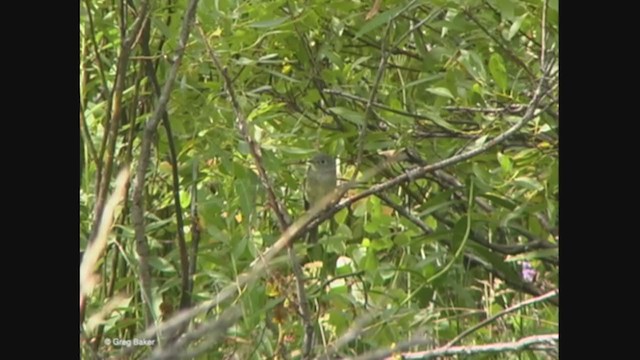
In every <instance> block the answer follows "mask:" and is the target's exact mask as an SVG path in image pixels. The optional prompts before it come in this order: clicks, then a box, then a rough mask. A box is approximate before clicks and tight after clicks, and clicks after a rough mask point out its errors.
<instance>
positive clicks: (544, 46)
mask: <svg viewBox="0 0 640 360" xmlns="http://www.w3.org/2000/svg"><path fill="white" fill-rule="evenodd" d="M548 5H549V0H544V2H543V3H542V21H541V22H542V24H541V26H540V27H541V28H542V29H541V31H540V32H541V34H540V38H541V39H540V41H541V42H542V46H540V69H544V66H545V57H546V52H547V6H548Z"/></svg>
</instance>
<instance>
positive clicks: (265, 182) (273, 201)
mask: <svg viewBox="0 0 640 360" xmlns="http://www.w3.org/2000/svg"><path fill="white" fill-rule="evenodd" d="M198 29H199V30H200V36H202V41H203V42H204V45H205V47H206V49H207V51H208V53H209V56H210V57H211V60H212V61H213V63H214V64H215V66H216V68H217V69H218V71H219V72H220V74H221V75H222V77H223V79H224V82H225V88H226V90H227V93H228V94H229V99H231V104H232V106H233V110H234V112H235V115H236V119H237V125H238V128H239V130H240V134H241V135H242V137H243V138H244V141H245V142H246V143H247V144H248V145H249V149H250V152H251V156H252V157H253V160H254V163H255V165H256V168H257V169H258V174H259V176H260V180H261V182H262V186H263V187H264V188H265V190H266V192H267V198H268V200H269V204H270V205H271V208H272V210H273V212H274V213H275V215H276V217H277V219H278V225H279V227H280V231H281V232H282V233H284V232H286V230H287V228H288V227H289V223H290V219H289V216H288V212H287V210H286V208H285V207H284V205H282V204H281V203H280V202H279V201H278V199H277V198H276V195H275V192H274V190H273V187H272V186H271V181H270V180H269V177H268V176H267V172H266V170H265V167H264V165H263V164H262V154H261V150H260V146H259V145H258V143H257V142H256V140H255V139H254V138H253V137H252V136H251V134H250V133H249V124H248V123H247V120H246V118H245V116H244V113H243V112H242V109H240V105H239V104H238V100H237V98H236V95H235V91H234V89H233V82H232V80H231V78H230V77H229V75H228V73H227V69H226V68H224V67H223V66H222V65H221V64H220V60H219V59H218V56H217V55H216V53H215V52H214V51H213V49H212V48H211V46H210V45H209V42H208V41H207V36H206V34H205V33H204V30H203V29H202V27H201V26H198ZM289 258H290V260H291V267H292V268H293V274H294V276H295V278H296V290H297V293H298V306H299V307H300V315H301V318H302V323H303V326H304V341H303V351H302V357H303V358H304V359H306V358H308V357H309V356H310V354H311V350H312V346H313V324H312V323H311V311H310V310H309V304H308V302H307V296H306V293H305V290H304V278H303V274H302V268H301V267H300V264H299V263H298V261H297V259H296V255H295V251H294V249H293V247H292V246H290V247H289Z"/></svg>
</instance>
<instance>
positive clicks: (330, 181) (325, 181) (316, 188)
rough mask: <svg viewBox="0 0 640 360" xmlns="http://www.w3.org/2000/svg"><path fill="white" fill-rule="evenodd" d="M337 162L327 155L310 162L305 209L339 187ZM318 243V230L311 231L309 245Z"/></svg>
mask: <svg viewBox="0 0 640 360" xmlns="http://www.w3.org/2000/svg"><path fill="white" fill-rule="evenodd" d="M336 173H337V169H336V160H335V159H334V158H333V157H332V156H330V155H328V154H325V153H319V154H317V155H315V156H314V157H313V158H311V160H310V161H309V167H308V169H307V177H306V179H305V189H304V190H305V194H304V208H305V210H309V209H310V208H311V207H312V206H314V205H315V204H316V203H317V202H318V201H320V200H322V198H323V197H325V196H327V195H328V194H329V193H331V192H332V191H333V190H334V189H335V188H336V186H337V182H338V179H337V174H336ZM317 241H318V228H317V227H316V228H313V229H311V230H309V243H310V244H315V243H316V242H317Z"/></svg>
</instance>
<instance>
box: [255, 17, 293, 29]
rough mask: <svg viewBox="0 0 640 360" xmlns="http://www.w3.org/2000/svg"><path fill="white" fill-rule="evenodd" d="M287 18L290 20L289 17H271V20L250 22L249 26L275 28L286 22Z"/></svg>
mask: <svg viewBox="0 0 640 360" xmlns="http://www.w3.org/2000/svg"><path fill="white" fill-rule="evenodd" d="M287 20H289V17H281V18H276V19H271V20H265V21H258V22H254V23H252V24H249V27H252V28H258V29H262V28H273V27H276V26H278V25H280V24H282V23H284V22H285V21H287Z"/></svg>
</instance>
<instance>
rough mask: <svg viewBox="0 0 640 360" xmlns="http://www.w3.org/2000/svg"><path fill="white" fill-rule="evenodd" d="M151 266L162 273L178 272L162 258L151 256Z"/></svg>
mask: <svg viewBox="0 0 640 360" xmlns="http://www.w3.org/2000/svg"><path fill="white" fill-rule="evenodd" d="M149 265H151V267H152V268H154V269H156V270H158V271H161V272H172V273H174V272H176V269H175V268H174V267H173V265H171V263H170V262H169V261H167V260H166V259H163V258H161V257H157V256H150V257H149Z"/></svg>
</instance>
